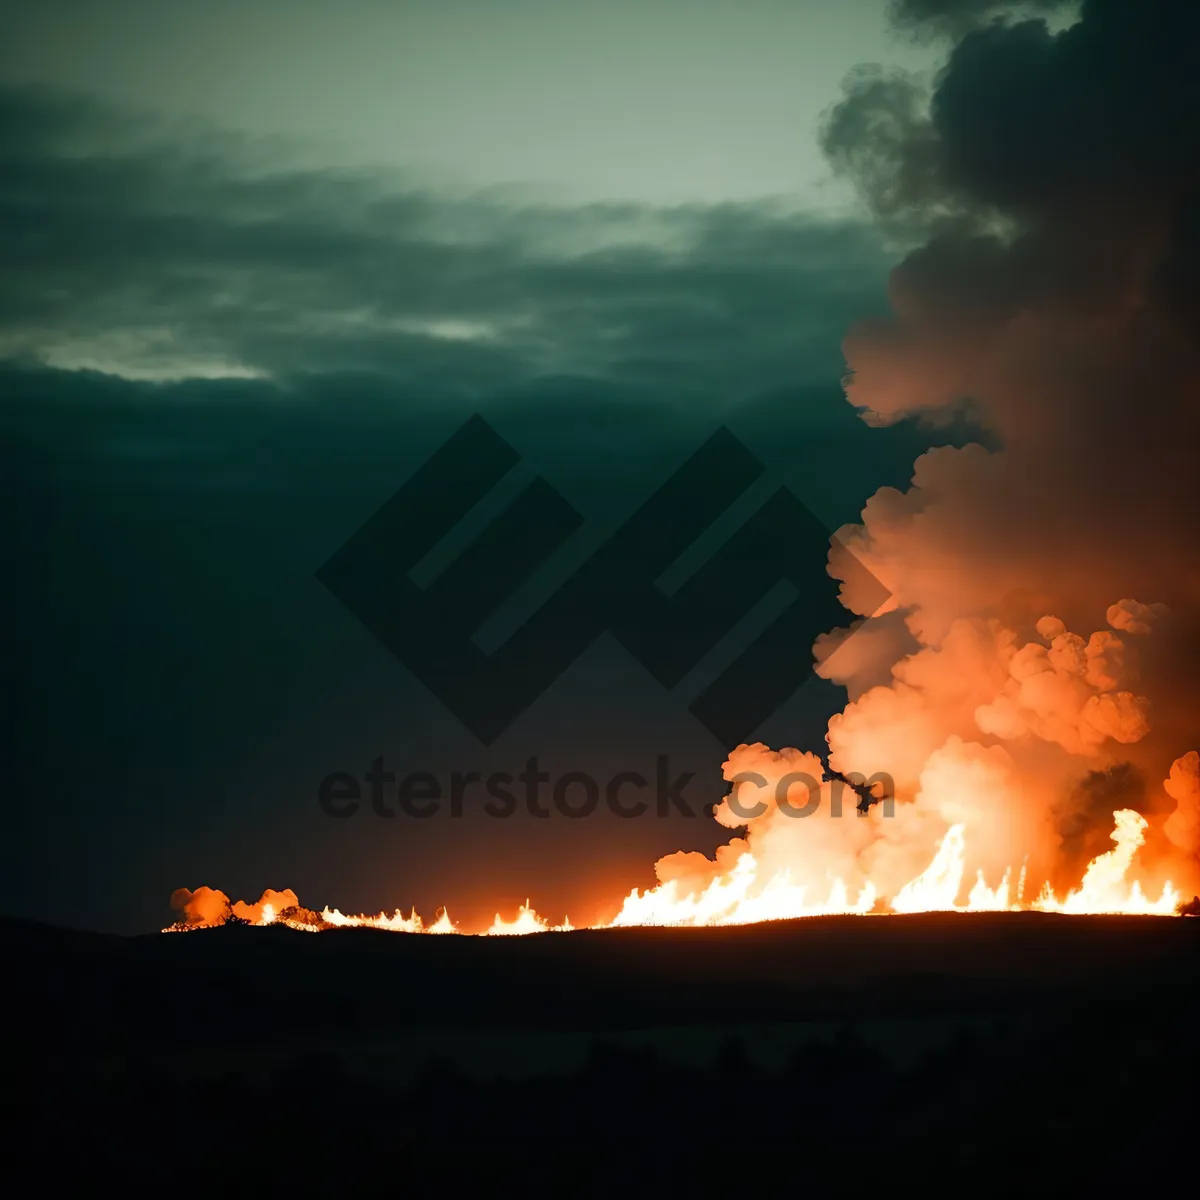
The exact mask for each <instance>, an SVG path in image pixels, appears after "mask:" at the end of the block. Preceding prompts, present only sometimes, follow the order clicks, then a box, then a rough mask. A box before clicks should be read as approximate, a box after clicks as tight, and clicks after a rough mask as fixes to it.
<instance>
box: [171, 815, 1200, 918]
mask: <svg viewBox="0 0 1200 1200" xmlns="http://www.w3.org/2000/svg"><path fill="white" fill-rule="evenodd" d="M1113 816H1114V821H1115V826H1114V829H1113V833H1112V840H1113V842H1114V846H1113V849H1111V850H1109V851H1107V852H1106V853H1104V854H1100V855H1098V856H1097V857H1096V858H1094V859H1092V861H1091V862H1090V863H1089V864H1088V866H1087V869H1086V870H1085V871H1084V874H1083V879H1082V880H1081V882H1080V884H1079V887H1078V888H1076V889H1074V890H1073V891H1070V892H1068V893H1067V895H1066V896H1065V897H1064V898H1063V899H1061V900H1060V899H1059V898H1058V897H1057V896H1056V895H1055V893H1054V892H1053V891H1052V890H1051V888H1050V885H1049V884H1048V883H1047V884H1046V885H1045V886H1044V887H1043V889H1042V891H1041V892H1040V893H1039V895H1038V897H1037V899H1036V900H1034V902H1033V903H1032V904H1030V905H1026V904H1024V903H1023V901H1022V896H1023V893H1024V888H1025V865H1024V864H1022V866H1021V868H1020V872H1019V875H1018V883H1017V889H1016V894H1015V896H1010V880H1011V877H1012V869H1011V868H1009V869H1008V870H1006V871H1005V872H1004V874H1003V876H1002V878H1001V879H1000V881H999V883H998V884H997V885H996V886H995V887H994V888H992V887H989V886H988V883H987V881H986V879H985V878H984V874H983V871H982V870H980V871H979V872H978V873H977V876H976V879H975V882H974V884H973V885H972V887H971V889H970V891H969V892H968V895H967V899H966V902H965V903H959V896H960V894H961V892H962V887H963V876H964V874H965V870H966V867H965V863H966V830H965V826H963V825H961V824H959V825H953V826H951V827H950V829H949V830H948V831H947V832H946V834H945V835H944V836H943V837H942V839H941V841H940V842H939V843H938V845H937V848H936V850H935V852H934V855H933V858H932V860H931V861H930V863H929V865H928V866H927V867H926V868H925V869H924V870H923V871H922V872H921V873H920V874H919V875H917V876H916V877H915V878H913V879H912V880H910V881H909V882H908V883H906V884H905V885H904V886H903V887H902V888H900V890H899V891H898V892H897V893H896V894H895V895H894V896H893V897H892V898H891V900H890V901H889V902H888V903H887V904H886V905H882V904H881V902H880V896H879V894H878V891H877V889H876V888H875V886H874V885H873V884H872V883H871V882H870V881H868V882H867V883H866V884H865V885H864V886H863V887H862V888H861V889H860V890H859V891H858V893H857V895H856V896H855V897H854V898H853V899H851V897H850V892H849V889H848V888H847V886H846V883H845V881H844V880H842V879H841V878H834V879H833V880H832V881H831V882H830V886H829V891H828V894H827V896H826V898H825V899H824V900H810V899H809V894H808V893H809V889H808V888H806V887H804V886H800V885H798V884H796V883H794V882H793V881H792V878H791V876H790V873H789V872H788V871H787V870H782V871H777V872H775V873H774V874H773V875H771V876H770V877H769V878H767V879H765V880H763V879H760V873H759V863H758V861H757V859H756V858H755V857H754V855H753V854H750V853H743V854H742V855H741V856H740V857H739V858H738V860H737V862H736V863H735V864H734V866H733V869H732V870H731V871H729V872H727V873H726V874H724V875H721V876H719V877H717V878H715V879H714V880H713V881H712V882H711V883H710V884H709V885H708V886H707V887H705V888H703V889H702V890H700V891H696V892H692V893H690V894H686V895H680V894H679V886H678V881H677V880H670V881H669V882H667V883H663V884H660V885H659V886H658V887H655V888H651V889H648V890H647V891H645V892H641V891H639V890H638V889H637V888H634V889H633V891H631V892H630V893H629V895H628V896H626V897H625V901H624V903H623V904H622V906H621V911H620V912H619V913H618V914H617V915H616V917H614V918H613V920H611V921H609V922H605V923H601V924H599V925H595V926H592V928H596V929H612V928H620V927H629V926H639V925H640V926H647V925H679V926H701V925H749V924H755V923H757V922H760V921H776V920H787V919H792V918H796V917H815V916H831V915H839V914H845V915H858V916H863V915H866V914H868V913H876V912H885V913H886V912H891V913H921V912H1006V911H1007V912H1019V911H1030V910H1032V911H1037V912H1054V913H1070V914H1079V915H1083V914H1089V915H1099V914H1122V915H1146V916H1155V915H1157V916H1170V915H1172V914H1173V913H1174V912H1175V911H1176V909H1177V907H1178V905H1179V903H1180V899H1181V896H1180V893H1179V892H1178V891H1177V890H1176V889H1175V888H1174V887H1173V886H1172V884H1171V883H1170V882H1167V883H1165V884H1163V887H1162V891H1161V893H1160V895H1159V897H1158V899H1157V900H1151V899H1149V897H1147V896H1146V894H1145V893H1144V891H1143V890H1142V887H1141V885H1140V884H1139V883H1138V882H1137V881H1136V880H1134V881H1133V882H1127V881H1126V875H1127V873H1128V871H1129V869H1130V867H1131V866H1132V865H1133V861H1134V858H1135V856H1136V854H1137V851H1138V849H1139V848H1140V847H1141V846H1142V844H1143V842H1144V840H1145V830H1146V825H1147V823H1146V819H1145V817H1143V816H1142V815H1141V814H1140V813H1137V812H1134V811H1133V810H1131V809H1121V810H1119V811H1118V812H1116V813H1114V814H1113ZM187 895H188V897H189V901H188V903H187V905H186V907H185V913H186V915H185V918H184V919H183V920H181V921H179V922H177V923H176V924H174V925H171V926H168V927H167V929H165V930H163V932H164V933H174V932H180V931H183V930H191V929H197V928H205V927H210V926H213V925H218V924H221V923H222V921H223V920H224V919H225V914H226V913H232V915H233V916H234V917H235V918H237V919H238V920H241V921H245V922H247V923H248V924H251V925H276V924H281V925H286V926H288V927H290V928H292V929H299V930H304V931H307V932H313V933H317V932H320V931H321V930H324V929H334V928H341V927H347V926H362V927H368V928H372V929H385V930H390V931H392V932H395V933H461V932H463V931H462V930H460V929H459V928H458V926H457V925H455V924H454V922H453V921H452V920H451V918H450V914H449V913H448V912H447V911H446V910H445V909H442V910H441V911H440V912H439V913H438V915H437V917H436V919H435V920H434V922H433V923H432V924H431V925H426V924H425V923H424V922H423V921H422V920H421V917H420V916H419V915H418V914H417V912H416V910H415V909H414V910H413V911H412V912H411V913H410V914H409V915H408V916H405V915H404V914H403V913H402V912H401V911H400V910H399V909H397V910H396V911H395V912H393V913H391V914H388V913H385V912H381V913H376V914H375V915H374V916H368V915H365V914H358V915H347V914H345V913H342V912H339V911H338V910H337V909H335V908H325V909H322V910H321V912H320V913H316V912H313V911H311V910H307V909H303V908H301V907H300V905H299V902H298V900H297V899H296V896H295V894H294V893H293V892H290V891H288V892H271V891H269V892H266V893H264V895H263V898H262V899H261V900H260V901H259V902H258V904H256V905H249V904H246V903H245V902H244V901H239V902H238V903H236V904H234V905H232V906H230V905H229V903H228V900H227V899H226V898H225V897H224V895H223V894H222V893H220V892H216V891H214V890H213V889H209V888H204V889H198V890H197V891H196V892H194V893H190V892H189V893H187ZM574 928H575V926H573V925H572V924H571V923H570V920H569V919H564V921H563V923H562V924H561V925H551V924H550V923H549V922H548V921H547V920H546V919H545V918H544V917H542V916H540V915H539V914H538V913H537V912H535V911H534V909H533V907H532V905H531V904H530V902H529V901H528V900H526V902H525V903H524V904H523V905H522V906H520V908H519V909H518V910H517V915H516V917H515V918H514V919H513V920H511V921H505V920H504V919H503V918H502V917H501V915H500V914H499V913H497V914H496V919H495V920H494V921H493V922H492V924H491V925H490V926H489V927H488V928H487V929H486V930H485V931H484V932H483V936H519V935H523V934H530V933H549V932H567V931H570V930H572V929H574Z"/></svg>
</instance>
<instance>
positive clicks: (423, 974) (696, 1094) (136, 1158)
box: [0, 914, 1200, 1196]
mask: <svg viewBox="0 0 1200 1200" xmlns="http://www.w3.org/2000/svg"><path fill="white" fill-rule="evenodd" d="M0 954H2V956H3V957H2V959H0V961H2V962H3V963H4V965H5V983H4V993H5V1008H6V1009H7V1013H6V1016H5V1032H6V1048H5V1059H6V1064H5V1071H4V1077H5V1093H4V1105H5V1114H4V1118H5V1119H4V1124H3V1129H4V1140H5V1142H6V1143H7V1148H6V1150H5V1159H4V1161H5V1164H6V1166H7V1168H8V1171H9V1172H13V1171H25V1172H29V1171H32V1172H34V1173H33V1174H32V1175H27V1178H28V1179H29V1181H30V1185H32V1184H34V1183H36V1185H37V1189H38V1191H39V1192H41V1191H44V1190H47V1189H54V1188H55V1186H56V1184H57V1183H59V1182H66V1181H71V1180H75V1181H79V1180H82V1181H84V1182H86V1183H87V1184H88V1185H89V1186H91V1187H97V1186H122V1185H134V1184H137V1185H141V1186H145V1187H153V1188H154V1189H155V1190H156V1191H168V1192H181V1191H182V1192H187V1193H191V1192H194V1191H207V1192H212V1191H214V1190H215V1189H229V1188H232V1189H234V1191H235V1193H237V1194H240V1193H242V1192H246V1193H249V1192H260V1193H263V1192H265V1193H267V1194H276V1193H287V1194H311V1193H319V1194H335V1195H336V1194H355V1193H361V1192H371V1193H378V1194H389V1195H447V1196H452V1195H458V1194H463V1195H487V1194H495V1193H498V1192H499V1193H504V1192H516V1191H517V1190H518V1189H519V1190H520V1192H522V1193H524V1194H530V1193H533V1194H543V1193H549V1194H555V1195H564V1196H590V1195H597V1196H599V1195H604V1196H607V1195H611V1194H613V1193H614V1192H619V1193H624V1194H632V1195H643V1194H649V1195H656V1196H674V1195H689V1196H690V1195H709V1194H714V1193H734V1192H736V1193H739V1194H745V1193H748V1192H749V1193H767V1192H771V1193H774V1192H781V1191H784V1190H786V1191H789V1192H796V1191H800V1190H802V1189H812V1188H817V1189H820V1191H821V1192H822V1193H824V1194H831V1193H832V1194H844V1195H858V1194H862V1193H863V1192H865V1191H867V1190H868V1189H885V1188H886V1189H889V1190H893V1191H894V1190H896V1189H903V1190H910V1189H911V1188H913V1187H922V1188H924V1189H925V1190H926V1191H927V1192H929V1193H930V1194H931V1195H942V1194H946V1193H951V1192H961V1193H963V1194H975V1195H978V1194H984V1195H992V1194H999V1193H1000V1192H1006V1191H1011V1190H1012V1189H1014V1188H1018V1189H1021V1190H1022V1191H1032V1192H1034V1193H1035V1194H1041V1193H1044V1192H1046V1191H1048V1190H1049V1189H1050V1188H1052V1187H1053V1188H1058V1189H1065V1190H1066V1194H1069V1195H1071V1194H1077V1193H1078V1192H1080V1191H1082V1190H1083V1189H1085V1188H1087V1189H1091V1190H1094V1191H1098V1192H1099V1193H1100V1194H1109V1193H1111V1192H1112V1191H1113V1190H1115V1189H1118V1188H1129V1189H1133V1188H1137V1189H1139V1190H1144V1189H1145V1188H1146V1187H1147V1186H1148V1185H1153V1181H1154V1180H1155V1179H1165V1178H1169V1177H1170V1176H1172V1175H1174V1176H1175V1177H1176V1178H1179V1179H1181V1180H1182V1179H1194V1178H1195V1174H1196V1170H1197V1152H1196V1149H1195V1146H1196V1138H1197V1134H1198V1133H1200V1129H1198V1128H1197V1111H1198V1106H1197V1097H1198V1091H1200V1088H1198V1082H1200V1074H1198V1071H1197V1068H1198V1066H1200V920H1196V919H1189V918H1103V917H1101V918H1070V917H1059V916H1048V915H1038V914H980V915H961V914H930V915H926V916H914V917H882V918H869V917H868V918H855V917H850V918H838V917H835V918H820V919H814V920H808V921H796V922H779V923H775V924H770V925H760V926H753V927H745V928H736V929H699V930H667V929H657V930H656V929H646V930H619V931H597V932H577V933H570V934H541V935H536V936H532V937H524V938H458V937H428V936H412V935H404V934H391V933H383V932H377V931H373V930H354V929H350V930H337V931H330V932H327V933H322V934H305V933H297V932H293V931H291V930H288V929H285V928H268V929H251V928H245V927H237V926H228V927H224V928H219V929H213V930H200V931H196V932H193V933H188V934H182V935H170V936H163V935H154V936H151V937H144V938H128V939H126V938H117V937H107V936H103V935H94V934H80V933H71V932H67V931H63V930H56V929H50V928H45V927H38V926H31V925H25V924H19V923H14V922H8V923H0Z"/></svg>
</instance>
